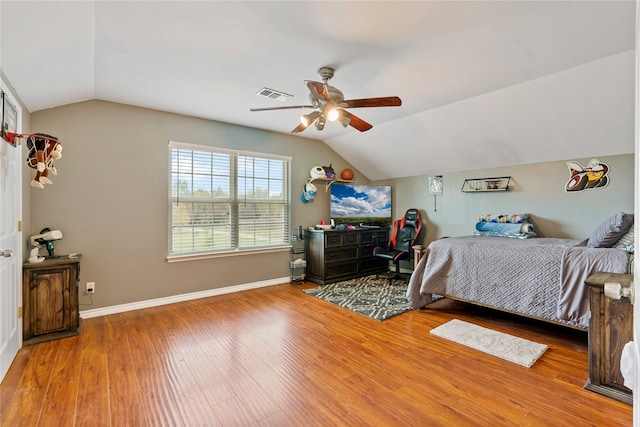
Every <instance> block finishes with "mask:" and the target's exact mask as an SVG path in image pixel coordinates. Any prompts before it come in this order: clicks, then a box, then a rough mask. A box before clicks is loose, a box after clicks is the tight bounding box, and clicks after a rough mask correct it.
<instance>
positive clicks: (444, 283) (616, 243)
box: [407, 212, 634, 329]
mask: <svg viewBox="0 0 640 427" xmlns="http://www.w3.org/2000/svg"><path fill="white" fill-rule="evenodd" d="M501 217H502V216H501ZM523 217H524V219H525V221H524V223H523V226H522V227H520V231H519V232H517V233H515V232H514V233H512V234H511V235H506V234H504V235H500V233H503V232H504V231H503V232H495V231H490V230H489V231H487V230H486V227H484V226H479V225H477V226H476V230H478V228H485V232H476V233H475V234H474V235H470V236H462V237H450V238H443V239H440V240H436V241H434V242H432V243H431V244H430V245H429V246H428V248H427V250H426V253H425V255H424V256H423V257H422V259H420V261H419V262H418V264H417V265H416V268H415V269H414V272H413V274H412V275H411V278H410V280H409V285H408V288H407V299H408V300H409V302H410V303H411V306H412V307H413V308H414V309H422V308H424V307H425V306H427V305H428V304H429V303H431V301H432V295H440V296H445V297H451V298H454V299H458V300H462V301H467V302H471V303H475V304H480V305H483V306H487V307H491V308H496V309H499V310H504V311H508V312H512V313H516V314H521V315H525V316H528V317H533V318H536V319H540V320H545V321H550V322H553V323H557V324H563V325H566V326H571V327H575V328H579V329H587V328H588V323H589V317H590V312H589V301H588V294H587V292H588V289H587V286H585V285H584V281H585V279H586V278H587V277H588V276H589V275H591V274H592V273H594V272H596V271H605V272H611V273H623V274H624V273H630V272H631V271H632V270H631V262H632V260H633V249H634V248H633V215H630V214H624V213H622V212H620V213H618V214H616V215H614V216H612V217H610V218H607V220H605V221H604V222H603V223H602V224H601V225H600V226H599V227H598V228H597V229H596V231H594V233H593V235H592V236H591V237H590V238H589V239H586V240H574V239H560V238H539V237H535V234H534V233H533V232H532V229H531V227H529V226H528V223H527V222H526V218H527V216H523ZM515 229H517V228H515ZM515 229H514V230H515ZM503 230H504V228H503ZM513 237H518V238H513Z"/></svg>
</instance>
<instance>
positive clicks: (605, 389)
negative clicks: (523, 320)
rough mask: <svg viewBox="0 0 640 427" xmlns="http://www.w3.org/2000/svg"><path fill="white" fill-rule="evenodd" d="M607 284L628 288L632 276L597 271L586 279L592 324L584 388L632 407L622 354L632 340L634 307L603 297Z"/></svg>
mask: <svg viewBox="0 0 640 427" xmlns="http://www.w3.org/2000/svg"><path fill="white" fill-rule="evenodd" d="M605 282H615V283H620V284H621V285H622V286H623V287H628V286H630V285H631V284H632V283H633V276H632V275H630V274H615V273H603V272H597V273H595V274H592V275H591V276H589V277H588V278H587V280H586V281H585V284H586V285H587V286H589V303H590V307H591V320H590V322H589V379H588V380H587V383H586V384H585V386H584V388H586V389H587V390H591V391H595V392H597V393H600V394H604V395H605V396H608V397H612V398H614V399H617V400H620V401H622V402H624V403H628V404H629V405H631V404H632V397H633V394H632V391H631V390H629V389H628V388H627V387H625V386H624V385H623V381H624V378H623V377H622V373H620V354H621V353H622V348H623V347H624V345H625V344H626V343H627V342H629V341H631V340H632V339H633V306H632V305H631V302H630V301H629V299H628V298H620V299H619V300H615V299H611V298H607V297H606V296H605V295H604V284H605Z"/></svg>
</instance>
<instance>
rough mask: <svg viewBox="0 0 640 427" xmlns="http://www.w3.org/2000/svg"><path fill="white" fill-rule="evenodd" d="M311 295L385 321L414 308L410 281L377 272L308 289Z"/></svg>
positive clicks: (306, 290) (307, 291)
mask: <svg viewBox="0 0 640 427" xmlns="http://www.w3.org/2000/svg"><path fill="white" fill-rule="evenodd" d="M304 292H306V293H307V294H309V295H312V296H314V297H316V298H320V299H321V300H324V301H327V302H330V303H332V304H335V305H338V306H340V307H343V308H346V309H348V310H351V311H353V312H355V313H360V314H364V315H365V316H368V317H370V318H372V319H375V320H385V319H388V318H390V317H392V316H395V315H398V314H401V313H404V312H405V311H408V310H411V306H410V305H409V302H408V301H407V297H406V293H407V282H406V281H404V280H394V281H393V283H392V284H389V280H388V279H386V278H384V277H380V278H376V276H375V275H373V276H367V277H360V278H358V279H352V280H346V281H344V282H338V283H332V284H330V285H322V286H318V287H317V288H311V289H305V290H304Z"/></svg>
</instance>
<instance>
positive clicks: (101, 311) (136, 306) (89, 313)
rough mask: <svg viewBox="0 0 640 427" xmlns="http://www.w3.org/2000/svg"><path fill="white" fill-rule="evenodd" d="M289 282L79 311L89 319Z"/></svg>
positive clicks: (189, 294)
mask: <svg viewBox="0 0 640 427" xmlns="http://www.w3.org/2000/svg"><path fill="white" fill-rule="evenodd" d="M284 283H289V277H282V278H279V279H270V280H263V281H261V282H253V283H245V284H243V285H235V286H227V287H224V288H217V289H210V290H208V291H200V292H192V293H188V294H181V295H173V296H170V297H164V298H155V299H150V300H145V301H137V302H131V303H127V304H120V305H112V306H110V307H103V308H95V309H92V310H82V311H80V317H81V318H83V319H89V318H91V317H100V316H107V315H109V314H116V313H124V312H126V311H133V310H140V309H142V308H150V307H157V306H160V305H166V304H173V303H176V302H182V301H190V300H194V299H198V298H206V297H213V296H216V295H224V294H230V293H232V292H240V291H247V290H249V289H257V288H264V287H267V286H274V285H282V284H284Z"/></svg>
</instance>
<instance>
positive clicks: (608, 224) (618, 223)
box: [587, 212, 633, 248]
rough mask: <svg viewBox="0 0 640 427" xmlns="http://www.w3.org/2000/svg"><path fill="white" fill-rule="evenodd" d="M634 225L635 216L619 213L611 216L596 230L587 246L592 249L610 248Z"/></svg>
mask: <svg viewBox="0 0 640 427" xmlns="http://www.w3.org/2000/svg"><path fill="white" fill-rule="evenodd" d="M632 225H633V214H626V213H624V212H618V213H617V214H615V215H612V216H610V217H609V218H607V219H606V220H604V221H603V222H602V224H600V225H599V226H598V228H596V229H595V231H594V232H593V234H592V235H591V237H589V241H588V242H587V246H588V247H590V248H610V247H611V246H612V245H613V244H614V243H616V242H617V241H618V240H620V238H621V237H622V236H624V235H625V234H626V233H627V231H629V229H630V228H631V226H632Z"/></svg>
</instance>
